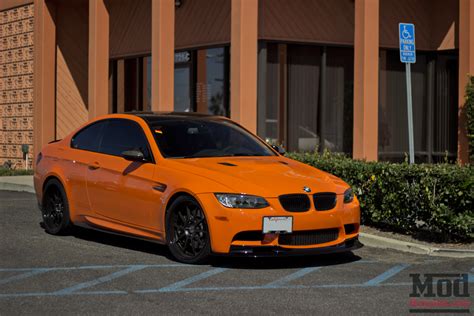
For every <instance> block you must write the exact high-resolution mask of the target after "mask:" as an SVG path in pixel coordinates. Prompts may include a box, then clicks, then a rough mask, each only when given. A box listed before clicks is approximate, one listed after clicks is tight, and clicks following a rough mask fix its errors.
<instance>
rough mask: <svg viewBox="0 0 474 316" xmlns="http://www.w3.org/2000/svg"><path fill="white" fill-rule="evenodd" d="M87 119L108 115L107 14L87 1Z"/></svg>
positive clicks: (94, 0) (99, 1) (98, 1)
mask: <svg viewBox="0 0 474 316" xmlns="http://www.w3.org/2000/svg"><path fill="white" fill-rule="evenodd" d="M88 78H89V96H88V101H89V119H93V118H95V117H97V116H100V115H105V114H107V113H109V12H108V10H107V8H106V6H105V3H104V0H90V1H89V75H88Z"/></svg>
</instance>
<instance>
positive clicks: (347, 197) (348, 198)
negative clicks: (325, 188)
mask: <svg viewBox="0 0 474 316" xmlns="http://www.w3.org/2000/svg"><path fill="white" fill-rule="evenodd" d="M352 201H354V192H352V189H351V188H349V189H347V190H346V191H345V192H344V203H351V202H352Z"/></svg>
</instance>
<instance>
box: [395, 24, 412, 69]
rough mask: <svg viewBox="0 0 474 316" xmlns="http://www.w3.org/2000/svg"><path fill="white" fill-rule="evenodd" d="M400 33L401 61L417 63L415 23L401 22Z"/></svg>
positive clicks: (399, 25)
mask: <svg viewBox="0 0 474 316" xmlns="http://www.w3.org/2000/svg"><path fill="white" fill-rule="evenodd" d="M398 34H399V37H400V61H401V62H402V63H415V62H416V48H415V25H414V24H411V23H399V24H398Z"/></svg>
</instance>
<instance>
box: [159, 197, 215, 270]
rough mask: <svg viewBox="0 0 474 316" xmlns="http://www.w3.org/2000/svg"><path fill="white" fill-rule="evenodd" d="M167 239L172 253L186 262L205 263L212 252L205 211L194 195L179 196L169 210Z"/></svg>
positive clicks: (179, 259)
mask: <svg viewBox="0 0 474 316" xmlns="http://www.w3.org/2000/svg"><path fill="white" fill-rule="evenodd" d="M167 223H168V229H167V241H168V246H169V249H170V252H171V254H172V255H173V256H174V257H175V258H176V259H177V260H178V261H181V262H184V263H203V262H205V261H206V260H207V259H208V257H209V255H210V253H211V247H210V239H209V229H208V226H207V222H206V217H205V216H204V212H203V210H202V208H201V206H200V205H199V203H197V202H196V201H195V200H194V199H193V198H192V197H190V196H182V197H179V198H177V199H176V200H175V201H174V202H173V204H172V205H171V207H170V208H169V211H168V221H167Z"/></svg>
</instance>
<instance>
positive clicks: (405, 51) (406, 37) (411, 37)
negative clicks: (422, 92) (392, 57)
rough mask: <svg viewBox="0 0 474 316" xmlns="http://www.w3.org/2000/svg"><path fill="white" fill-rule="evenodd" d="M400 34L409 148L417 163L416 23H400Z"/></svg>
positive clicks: (412, 158) (411, 158) (412, 159)
mask: <svg viewBox="0 0 474 316" xmlns="http://www.w3.org/2000/svg"><path fill="white" fill-rule="evenodd" d="M398 34H399V37H400V61H401V62H402V63H405V73H406V82H407V113H408V149H409V154H410V164H412V163H415V144H414V136H413V105H412V94H411V67H410V66H411V65H410V64H413V63H415V62H416V47H415V25H413V24H411V23H399V24H398Z"/></svg>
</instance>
